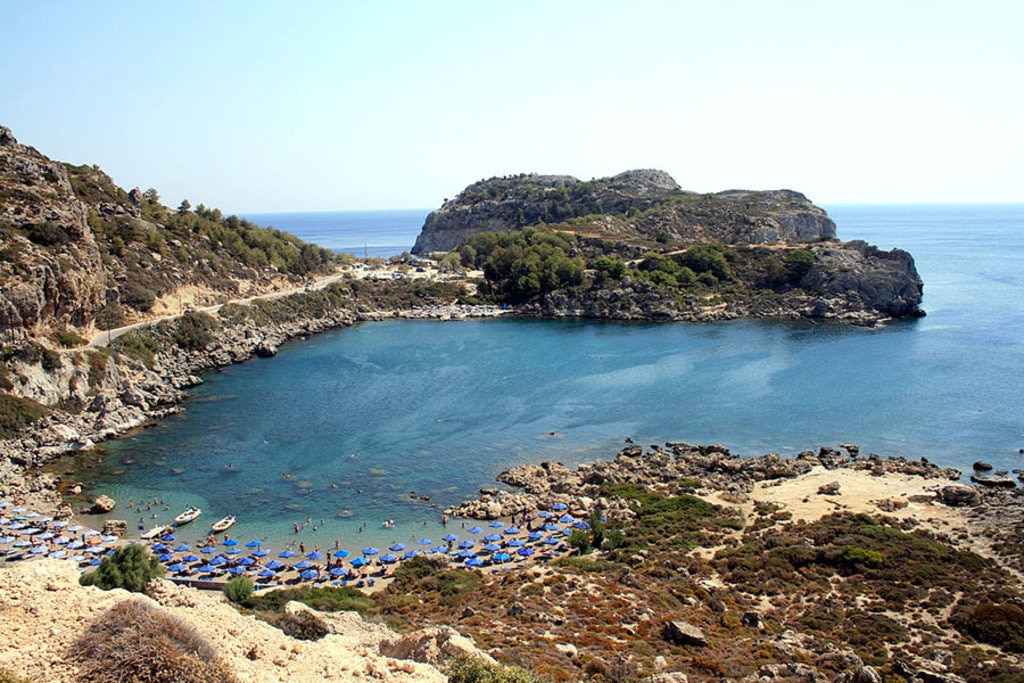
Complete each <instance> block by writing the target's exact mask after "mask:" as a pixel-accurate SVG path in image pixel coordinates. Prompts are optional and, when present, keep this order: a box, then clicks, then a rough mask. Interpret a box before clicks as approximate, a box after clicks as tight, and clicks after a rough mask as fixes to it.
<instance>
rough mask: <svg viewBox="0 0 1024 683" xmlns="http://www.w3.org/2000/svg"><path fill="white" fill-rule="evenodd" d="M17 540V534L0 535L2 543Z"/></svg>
mask: <svg viewBox="0 0 1024 683" xmlns="http://www.w3.org/2000/svg"><path fill="white" fill-rule="evenodd" d="M16 540H18V537H17V536H11V535H9V534H8V535H7V536H0V543H14V542H15V541H16ZM79 543H81V541H79Z"/></svg>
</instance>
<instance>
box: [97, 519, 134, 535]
mask: <svg viewBox="0 0 1024 683" xmlns="http://www.w3.org/2000/svg"><path fill="white" fill-rule="evenodd" d="M127 531H128V522H126V521H125V520H123V519H108V520H107V521H105V522H104V523H103V535H104V536H124V534H125V533H127Z"/></svg>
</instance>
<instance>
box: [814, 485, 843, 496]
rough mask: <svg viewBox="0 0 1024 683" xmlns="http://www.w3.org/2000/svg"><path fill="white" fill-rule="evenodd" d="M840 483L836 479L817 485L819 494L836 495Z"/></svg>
mask: <svg viewBox="0 0 1024 683" xmlns="http://www.w3.org/2000/svg"><path fill="white" fill-rule="evenodd" d="M839 489H840V485H839V482H838V481H830V482H829V483H827V484H822V485H821V486H819V487H818V495H819V496H838V495H839Z"/></svg>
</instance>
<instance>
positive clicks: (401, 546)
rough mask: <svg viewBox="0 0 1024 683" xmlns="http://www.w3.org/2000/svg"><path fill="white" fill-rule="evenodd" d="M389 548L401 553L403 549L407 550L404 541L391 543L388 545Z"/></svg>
mask: <svg viewBox="0 0 1024 683" xmlns="http://www.w3.org/2000/svg"><path fill="white" fill-rule="evenodd" d="M388 550H393V551H394V552H396V553H400V552H402V551H403V550H405V544H404V543H392V544H391V545H389V546H388Z"/></svg>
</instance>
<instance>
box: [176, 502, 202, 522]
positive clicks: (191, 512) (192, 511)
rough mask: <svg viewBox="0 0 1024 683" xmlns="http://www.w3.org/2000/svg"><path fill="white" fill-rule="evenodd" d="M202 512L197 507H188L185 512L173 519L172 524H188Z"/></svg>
mask: <svg viewBox="0 0 1024 683" xmlns="http://www.w3.org/2000/svg"><path fill="white" fill-rule="evenodd" d="M202 512H203V511H202V510H200V509H199V508H197V507H194V506H190V507H189V508H188V509H187V510H185V511H184V512H182V513H181V514H180V515H178V516H177V517H175V518H174V523H175V524H177V525H179V526H180V525H182V524H188V523H189V522H191V521H192V520H194V519H195V518H196V517H198V516H199V515H200V514H201V513H202Z"/></svg>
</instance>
